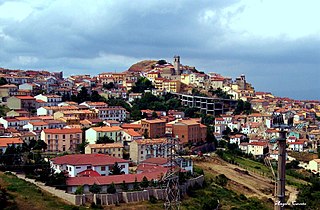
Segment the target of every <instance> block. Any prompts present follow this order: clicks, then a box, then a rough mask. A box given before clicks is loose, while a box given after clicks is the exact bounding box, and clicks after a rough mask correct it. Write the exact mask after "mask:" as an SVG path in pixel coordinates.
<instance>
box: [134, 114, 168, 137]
mask: <svg viewBox="0 0 320 210" xmlns="http://www.w3.org/2000/svg"><path fill="white" fill-rule="evenodd" d="M165 132H166V121H165V120H160V119H155V120H145V119H143V120H141V129H140V134H142V135H144V136H145V137H147V138H160V137H164V135H165Z"/></svg>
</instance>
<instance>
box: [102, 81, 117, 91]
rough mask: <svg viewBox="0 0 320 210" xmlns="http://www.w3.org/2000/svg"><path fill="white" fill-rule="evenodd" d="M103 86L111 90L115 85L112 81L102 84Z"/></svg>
mask: <svg viewBox="0 0 320 210" xmlns="http://www.w3.org/2000/svg"><path fill="white" fill-rule="evenodd" d="M103 88H105V89H107V90H111V89H113V88H115V85H114V83H113V82H109V83H107V84H103Z"/></svg>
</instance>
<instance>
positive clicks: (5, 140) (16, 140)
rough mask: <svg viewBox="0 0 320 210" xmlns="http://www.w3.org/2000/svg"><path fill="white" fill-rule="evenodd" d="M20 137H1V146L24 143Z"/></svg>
mask: <svg viewBox="0 0 320 210" xmlns="http://www.w3.org/2000/svg"><path fill="white" fill-rule="evenodd" d="M22 143H23V141H22V140H21V139H20V138H0V147H7V146H8V144H22Z"/></svg>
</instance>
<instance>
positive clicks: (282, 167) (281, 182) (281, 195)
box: [275, 129, 287, 210]
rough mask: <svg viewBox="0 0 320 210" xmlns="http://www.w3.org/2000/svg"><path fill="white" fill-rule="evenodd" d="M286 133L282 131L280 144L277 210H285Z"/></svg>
mask: <svg viewBox="0 0 320 210" xmlns="http://www.w3.org/2000/svg"><path fill="white" fill-rule="evenodd" d="M286 133H287V132H286V131H285V130H284V129H281V130H280V138H279V139H278V140H277V142H278V173H277V200H276V205H275V210H283V209H284V205H281V204H284V203H285V190H286V187H285V186H286V154H287V153H286V145H287V144H286Z"/></svg>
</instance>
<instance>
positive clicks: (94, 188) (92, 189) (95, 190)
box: [89, 183, 101, 194]
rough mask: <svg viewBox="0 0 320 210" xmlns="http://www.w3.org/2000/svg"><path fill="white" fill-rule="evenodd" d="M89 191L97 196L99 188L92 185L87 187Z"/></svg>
mask: <svg viewBox="0 0 320 210" xmlns="http://www.w3.org/2000/svg"><path fill="white" fill-rule="evenodd" d="M89 191H90V192H92V193H93V194H98V193H100V192H101V186H99V185H97V184H96V183H94V184H93V185H92V186H90V187H89Z"/></svg>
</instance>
